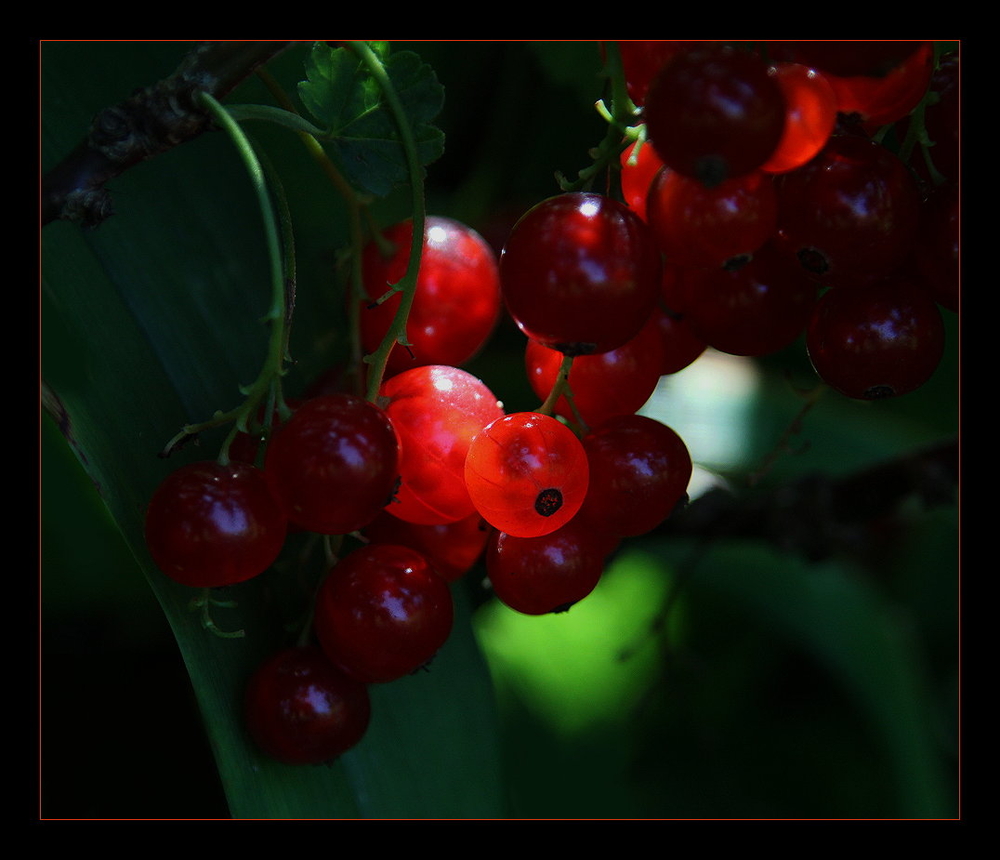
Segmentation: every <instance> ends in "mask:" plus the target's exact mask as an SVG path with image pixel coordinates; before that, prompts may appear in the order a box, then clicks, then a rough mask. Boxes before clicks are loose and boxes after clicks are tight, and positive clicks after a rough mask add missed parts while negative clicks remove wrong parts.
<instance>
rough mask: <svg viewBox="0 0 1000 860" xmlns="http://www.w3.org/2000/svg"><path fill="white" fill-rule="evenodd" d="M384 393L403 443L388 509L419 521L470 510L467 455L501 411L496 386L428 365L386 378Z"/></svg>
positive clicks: (443, 519) (439, 520)
mask: <svg viewBox="0 0 1000 860" xmlns="http://www.w3.org/2000/svg"><path fill="white" fill-rule="evenodd" d="M381 398H382V401H383V402H385V410H386V414H387V415H388V416H389V418H390V419H391V420H392V423H393V425H394V426H395V428H396V431H397V432H398V433H399V440H400V448H401V456H400V467H399V471H400V474H401V478H402V483H401V484H400V486H399V490H398V492H397V493H396V498H395V499H394V500H393V502H392V504H391V505H390V506H389V508H388V510H389V513H391V514H392V515H393V516H395V517H399V518H400V519H401V520H406V521H407V522H411V523H418V524H421V525H441V524H443V523H452V522H455V521H456V520H460V519H463V518H465V517H467V516H469V515H471V514H472V513H473V512H474V511H475V506H474V505H473V504H472V500H471V499H470V498H469V491H468V490H467V489H466V487H465V457H466V454H467V453H468V451H469V445H470V444H471V443H472V439H473V437H475V435H476V434H477V433H478V432H479V431H480V430H482V429H483V428H484V427H485V426H486V425H487V424H489V423H490V422H491V421H495V420H496V419H497V418H500V417H501V416H502V415H503V406H502V405H501V403H500V402H499V401H498V400H497V398H496V396H495V395H494V394H493V392H491V391H490V390H489V388H487V387H486V385H485V384H483V382H482V381H481V380H479V379H477V378H476V377H475V376H473V375H472V374H471V373H467V372H466V371H464V370H459V369H458V368H456V367H437V366H430V367H415V368H413V369H412V370H406V371H403V373H401V374H399V375H398V376H394V377H393V378H392V379H389V380H386V382H384V383H383V385H382V391H381Z"/></svg>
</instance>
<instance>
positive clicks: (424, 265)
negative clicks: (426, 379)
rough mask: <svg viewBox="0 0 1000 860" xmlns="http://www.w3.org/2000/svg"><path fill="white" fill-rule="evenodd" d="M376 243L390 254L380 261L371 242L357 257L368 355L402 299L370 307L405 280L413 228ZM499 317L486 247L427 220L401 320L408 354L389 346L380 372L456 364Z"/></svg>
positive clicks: (460, 230) (455, 225)
mask: <svg viewBox="0 0 1000 860" xmlns="http://www.w3.org/2000/svg"><path fill="white" fill-rule="evenodd" d="M384 238H385V239H386V240H387V241H389V242H391V243H393V244H394V245H395V253H394V254H393V255H392V256H390V257H388V258H384V257H382V256H381V254H380V253H379V246H378V245H377V244H376V243H374V242H372V243H371V244H369V245H368V246H367V247H366V248H365V250H364V255H363V258H362V264H363V269H364V286H365V292H366V293H367V295H368V299H367V300H366V301H364V302H363V306H362V309H361V341H362V346H363V348H364V350H365V352H369V353H371V352H374V351H375V350H376V349H377V348H378V346H379V344H380V343H381V342H382V338H383V337H385V334H386V332H387V331H388V330H389V327H390V325H391V324H392V321H393V317H394V316H395V314H396V311H397V309H398V308H399V303H400V301H401V299H402V297H401V295H399V294H398V293H397V294H396V295H394V296H392V297H391V298H389V299H387V300H386V301H384V302H383V303H382V304H380V305H375V306H372V304H371V303H372V302H374V301H375V300H376V299H378V298H380V297H381V296H382V295H384V294H385V293H386V292H387V291H388V290H389V288H390V285H392V284H396V283H398V282H399V281H400V280H402V278H403V276H404V275H405V274H406V270H407V267H408V266H409V262H410V245H411V243H412V242H413V222H412V221H403V222H401V223H399V224H396V225H394V226H393V227H390V228H389V229H388V230H387V231H386V232H385V236H384ZM499 317H500V276H499V272H498V270H497V259H496V254H495V253H494V251H493V249H492V248H491V247H490V246H489V245H488V244H487V243H486V240H485V239H483V238H482V237H481V236H480V235H479V234H478V233H476V232H475V231H474V230H472V229H471V228H469V227H466V226H465V225H464V224H461V223H459V222H458V221H454V220H452V219H451V218H438V217H430V218H427V220H426V222H425V225H424V247H423V254H422V256H421V259H420V273H419V274H418V276H417V286H416V292H415V293H414V296H413V304H412V306H411V307H410V313H409V316H408V317H407V321H406V336H407V339H408V340H409V341H410V349H409V351H408V350H407V349H406V347H403V346H400V345H399V344H397V345H396V346H394V347H393V349H392V352H391V353H390V354H389V362H388V364H387V366H386V372H387V373H389V374H394V373H399V372H400V371H403V370H407V369H409V368H411V367H415V366H417V365H424V364H448V365H456V366H457V365H460V364H463V363H465V362H466V361H468V360H469V359H470V358H472V356H473V355H475V353H476V352H478V351H479V349H480V347H482V345H483V344H484V343H485V342H486V340H487V339H488V338H489V336H490V333H491V332H492V331H493V327H494V326H495V325H496V322H497V320H498V319H499Z"/></svg>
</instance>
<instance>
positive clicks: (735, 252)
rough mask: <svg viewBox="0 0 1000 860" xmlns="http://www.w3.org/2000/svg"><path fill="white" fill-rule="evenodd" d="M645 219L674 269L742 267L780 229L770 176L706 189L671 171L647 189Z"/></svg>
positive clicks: (665, 171) (754, 175) (662, 173)
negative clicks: (742, 262) (677, 267)
mask: <svg viewBox="0 0 1000 860" xmlns="http://www.w3.org/2000/svg"><path fill="white" fill-rule="evenodd" d="M646 215H647V220H648V222H649V226H650V229H651V230H652V232H653V235H654V237H655V238H656V242H657V245H659V247H660V250H661V251H662V252H663V254H664V256H665V257H666V259H667V260H669V261H670V263H671V264H672V265H676V266H698V267H702V268H706V269H707V268H718V267H720V266H727V267H729V266H731V265H732V264H734V263H739V262H741V261H743V260H745V259H746V258H748V257H749V256H750V255H752V254H753V252H754V251H756V250H757V249H758V248H760V247H761V246H762V245H763V244H764V243H765V242H766V241H767V240H768V239H769V238H770V237H771V235H772V234H773V233H774V231H775V228H776V227H777V226H778V199H777V195H776V194H775V191H774V182H773V180H772V179H771V177H770V176H769V175H768V174H766V173H760V172H756V171H755V172H753V173H749V174H747V175H746V176H741V177H738V178H736V179H730V180H727V181H726V182H722V183H720V184H719V185H716V186H714V187H712V188H706V187H705V186H704V185H702V184H701V183H700V182H698V181H697V180H695V179H691V178H689V177H687V176H682V175H681V174H680V173H677V172H676V171H674V170H671V169H670V168H664V169H663V170H661V171H660V173H659V174H658V175H657V177H656V179H655V180H654V182H653V184H652V186H651V187H650V189H649V196H648V198H647V200H646Z"/></svg>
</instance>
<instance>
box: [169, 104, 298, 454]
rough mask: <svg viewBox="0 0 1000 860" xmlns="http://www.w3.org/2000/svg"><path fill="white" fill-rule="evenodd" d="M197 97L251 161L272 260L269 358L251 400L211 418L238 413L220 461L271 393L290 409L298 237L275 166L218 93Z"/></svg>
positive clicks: (218, 419) (251, 390) (284, 408)
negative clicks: (284, 378)
mask: <svg viewBox="0 0 1000 860" xmlns="http://www.w3.org/2000/svg"><path fill="white" fill-rule="evenodd" d="M198 100H199V102H200V103H201V104H202V105H203V106H204V107H205V108H206V109H207V110H208V111H209V112H210V113H211V114H212V116H213V117H214V119H215V120H216V122H218V123H219V125H220V126H221V127H222V128H223V130H224V131H226V133H227V134H228V135H229V137H230V139H231V140H232V141H233V143H234V144H235V146H236V148H237V151H238V152H239V154H240V156H241V158H242V159H243V162H244V164H245V165H246V168H247V171H248V173H249V174H250V180H251V182H252V183H253V186H254V190H255V192H256V194H257V201H258V204H259V206H260V211H261V217H262V218H263V221H264V235H265V240H266V243H267V250H268V257H269V259H270V262H271V307H270V309H269V310H268V313H267V316H266V318H265V320H266V322H267V323H268V324H270V326H271V336H270V338H269V341H268V350H267V358H266V359H265V362H264V366H263V368H262V369H261V372H260V374H259V375H258V376H257V379H256V380H254V382H253V383H252V384H251V385H250V386H249V387H248V388H246V389H245V391H244V393H245V394H246V400H245V401H244V402H243V404H242V405H241V406H239V407H237V408H236V409H235V410H231V411H230V412H229V413H225V415H224V416H220V415H219V414H217V415H216V416H215V418H214V419H213V422H212V423H213V424H215V423H221V418H223V417H226V416H233V417H235V419H236V426H235V427H234V428H233V430H232V432H231V433H230V435H229V437H227V439H226V441H225V442H224V443H223V446H222V450H221V451H220V453H219V462H221V463H226V462H228V460H229V444H230V442H231V441H232V439H233V438H234V437H235V435H236V433H237V432H238V431H239V430H241V429H242V430H246V429H247V422H248V420H249V419H250V418H251V416H253V415H255V414H256V411H257V408H258V406H259V405H260V403H261V401H262V400H263V399H264V398H265V397H266V396H271V397H273V398H274V400H275V403H276V404H277V407H278V410H279V413H280V414H281V415H282V416H285V415H287V413H288V407H287V405H286V404H285V402H284V398H283V397H282V395H281V375H282V373H283V371H284V359H285V357H286V354H287V350H288V332H289V329H290V324H291V317H292V311H293V308H294V304H295V261H294V243H293V240H292V230H291V218H290V216H289V212H288V205H287V201H286V199H285V196H284V192H283V189H282V186H281V184H280V182H278V181H277V177H276V176H275V175H274V172H273V171H270V170H265V167H264V165H263V164H262V163H261V161H260V159H259V158H258V157H257V154H256V152H255V151H254V149H253V146H252V145H251V143H250V140H249V139H248V138H247V136H246V134H244V132H243V130H242V129H241V128H240V126H239V124H238V123H237V122H236V121H235V120H234V119H233V118H232V116H230V114H229V112H228V111H227V110H226V109H225V108H224V107H223V106H222V105H221V104H220V103H219V102H218V101H217V100H216V99H215V98H214V97H212V96H211V95H209V94H208V93H200V94H199V96H198ZM268 180H270V186H271V187H272V188H273V189H274V196H275V198H276V199H275V200H272V197H271V194H270V193H269V189H268ZM275 204H277V209H278V212H280V220H279V217H278V215H277V214H276V212H275ZM265 421H270V415H267V416H265ZM185 429H187V428H185Z"/></svg>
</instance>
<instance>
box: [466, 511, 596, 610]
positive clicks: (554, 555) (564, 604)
mask: <svg viewBox="0 0 1000 860" xmlns="http://www.w3.org/2000/svg"><path fill="white" fill-rule="evenodd" d="M603 548H604V544H603V543H602V541H601V539H600V538H599V537H598V536H597V535H595V534H594V533H593V532H592V531H590V530H588V529H587V528H585V527H583V526H582V525H581V524H580V523H578V522H577V521H576V520H571V521H570V522H569V523H567V524H566V525H564V526H562V527H561V528H559V529H557V530H556V531H554V532H551V533H550V534H546V535H542V536H541V537H527V538H526V537H514V536H512V535H509V534H504V533H503V532H494V534H493V536H492V538H491V539H490V543H489V544H488V545H487V549H486V572H487V575H488V576H489V579H490V584H491V585H492V586H493V591H494V593H495V594H496V596H497V597H498V598H499V599H500V600H501V601H502V602H503V603H504V604H506V605H507V606H509V607H510V608H511V609H514V610H517V611H518V612H522V613H524V614H525V615H546V614H548V613H550V612H565V611H566V610H567V609H569V608H570V607H571V606H572V605H573V604H574V603H578V602H579V601H581V600H583V598H585V597H586V596H587V595H588V594H590V593H591V592H592V591H593V590H594V588H596V587H597V583H598V582H599V581H600V579H601V574H602V572H603V569H604V558H605V556H604V552H603Z"/></svg>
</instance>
